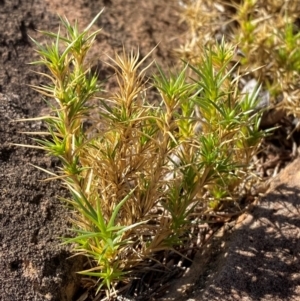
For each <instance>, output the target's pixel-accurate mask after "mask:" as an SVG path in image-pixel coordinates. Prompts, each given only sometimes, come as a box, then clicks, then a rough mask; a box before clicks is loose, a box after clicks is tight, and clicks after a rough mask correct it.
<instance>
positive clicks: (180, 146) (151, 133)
mask: <svg viewBox="0 0 300 301" xmlns="http://www.w3.org/2000/svg"><path fill="white" fill-rule="evenodd" d="M98 17H99V15H97V16H96V18H95V19H94V20H93V21H92V22H91V24H90V25H89V26H88V27H87V28H86V29H85V30H83V31H82V32H80V31H79V30H78V28H77V24H75V25H74V26H72V25H70V23H69V22H68V20H66V19H62V20H61V23H62V25H63V29H64V30H65V32H66V33H65V34H64V35H63V34H61V32H60V31H59V32H58V33H57V34H56V33H48V32H45V35H46V36H48V37H49V38H50V40H51V43H50V44H49V45H46V46H43V45H41V44H39V43H38V42H36V41H34V42H35V44H36V45H37V51H38V53H39V55H40V61H38V62H36V63H35V64H42V65H44V66H46V67H47V68H48V70H49V72H50V75H49V74H44V75H45V76H46V78H48V79H49V80H50V83H49V85H47V86H40V87H35V88H36V89H37V90H38V91H40V92H41V93H42V94H43V95H44V96H45V97H46V98H47V103H48V104H49V106H50V108H51V109H52V112H51V114H50V115H48V116H42V117H39V118H37V119H39V120H44V122H45V124H46V125H47V128H48V130H47V132H45V133H37V134H39V135H42V137H41V138H40V139H36V141H37V143H38V144H39V145H40V146H39V147H41V148H42V149H44V150H45V151H46V152H47V153H48V154H49V155H52V156H56V157H58V158H59V159H60V161H61V164H62V166H61V169H60V171H58V174H57V175H54V174H53V173H50V172H49V173H50V174H51V175H52V176H53V178H54V179H57V180H60V181H62V183H63V184H64V185H65V186H66V187H67V188H68V189H69V191H70V199H67V200H65V201H67V202H68V203H69V204H71V208H73V211H72V212H73V215H72V221H73V225H74V227H73V232H74V233H75V235H73V236H72V237H71V238H67V239H65V242H66V243H70V244H72V245H73V246H74V252H75V253H76V254H84V255H85V256H87V257H88V258H89V259H90V263H91V266H90V268H89V269H87V270H85V271H82V272H80V273H81V274H83V275H88V276H93V277H96V279H97V285H98V291H99V290H100V289H106V290H107V292H108V293H111V292H113V291H114V290H115V287H116V285H117V284H118V283H120V282H121V281H125V280H126V279H129V278H130V277H131V275H132V271H134V270H137V269H140V270H142V269H144V268H146V267H147V259H150V258H151V259H153V258H154V259H155V256H156V254H158V253H159V252H161V251H170V250H175V249H178V248H179V249H180V247H185V246H188V245H189V244H190V242H191V241H192V240H193V239H194V238H193V237H192V236H191V234H190V233H191V227H192V226H193V224H195V223H196V222H200V221H201V219H202V218H205V215H206V213H207V212H209V211H211V210H217V209H218V208H221V207H222V206H223V207H224V208H225V206H224V204H226V203H227V202H228V201H238V199H239V197H240V195H241V194H242V193H243V191H242V188H243V187H242V186H241V183H244V181H245V179H247V178H249V168H250V167H249V164H250V160H251V158H252V156H253V155H254V154H255V153H256V151H257V148H258V145H259V143H260V141H261V139H262V137H263V136H264V132H262V131H261V130H260V129H259V123H260V118H261V112H259V111H258V110H257V94H258V91H256V92H253V93H250V94H242V93H241V92H240V91H239V88H238V85H237V81H236V80H235V79H234V78H233V77H232V72H233V70H234V69H235V66H232V63H231V62H232V58H233V57H234V55H235V48H233V47H230V46H228V45H227V44H226V43H225V42H224V41H222V42H221V43H220V45H217V46H215V47H208V48H204V49H203V52H202V56H201V63H200V62H199V63H193V64H184V66H183V67H182V68H181V69H180V70H179V71H177V72H168V73H166V72H164V71H163V70H162V68H160V67H159V66H158V73H157V75H154V76H153V77H152V78H150V79H149V78H146V75H145V74H146V71H147V68H148V67H145V68H144V69H142V70H141V65H142V64H143V63H144V61H145V58H143V59H140V57H139V53H138V52H137V53H134V52H133V51H132V52H130V53H129V54H126V52H125V51H124V52H123V53H122V54H120V55H118V54H116V56H115V58H111V62H110V64H111V65H112V66H113V67H114V69H115V80H116V83H117V84H118V90H117V91H116V92H114V93H111V94H109V96H105V95H107V93H103V91H102V89H101V87H100V85H99V82H98V79H97V76H96V74H94V73H92V72H91V69H90V68H89V65H88V64H87V62H86V55H87V53H88V51H89V49H90V47H91V46H92V44H93V41H94V39H95V37H96V34H97V33H98V31H96V32H94V33H91V34H89V30H90V28H91V27H92V25H93V24H94V22H95V21H96V19H97V18H98ZM188 74H190V76H191V77H189V76H188ZM149 88H151V89H152V90H153V88H155V89H156V91H157V92H156V94H155V97H156V102H151V101H149V100H148V94H149V92H148V91H149V90H150V89H149ZM53 100H54V101H55V102H53ZM86 120H89V122H90V123H91V125H90V126H87V125H85V121H86Z"/></svg>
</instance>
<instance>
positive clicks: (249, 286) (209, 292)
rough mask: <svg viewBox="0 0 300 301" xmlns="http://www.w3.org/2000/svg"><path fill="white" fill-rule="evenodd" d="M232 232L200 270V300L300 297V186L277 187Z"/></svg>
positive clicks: (289, 298)
mask: <svg viewBox="0 0 300 301" xmlns="http://www.w3.org/2000/svg"><path fill="white" fill-rule="evenodd" d="M294 186H296V185H294ZM229 236H230V237H228V235H227V239H225V241H226V243H225V245H224V246H223V247H222V248H221V250H219V251H218V255H217V256H214V257H212V258H211V259H210V260H209V261H210V263H209V265H210V267H209V272H208V273H206V275H204V274H203V273H202V272H199V273H200V274H201V276H200V280H199V281H198V285H197V292H196V293H194V296H195V297H196V300H198V298H199V300H203V301H204V300H210V301H212V300H255V301H259V300H296V298H297V297H298V298H299V300H300V189H299V188H297V187H291V186H290V185H289V184H280V185H278V186H277V187H275V189H273V190H272V191H271V192H269V193H268V194H267V195H265V196H264V197H263V198H262V199H261V201H260V204H259V206H257V207H255V208H254V210H253V212H251V214H249V215H248V216H247V218H246V219H245V221H244V222H243V223H242V224H241V225H240V226H236V229H235V230H234V232H233V233H232V234H230V235H229ZM217 239H218V240H220V241H223V242H224V237H220V238H217ZM195 268H196V267H195ZM197 268H200V269H201V267H197ZM297 300H298V299H297Z"/></svg>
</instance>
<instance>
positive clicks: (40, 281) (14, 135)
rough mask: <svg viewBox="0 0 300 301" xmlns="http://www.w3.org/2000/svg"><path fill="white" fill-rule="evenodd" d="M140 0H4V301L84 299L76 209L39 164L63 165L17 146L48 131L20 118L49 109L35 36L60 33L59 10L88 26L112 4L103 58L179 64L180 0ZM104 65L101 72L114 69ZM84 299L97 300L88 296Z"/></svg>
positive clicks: (0, 129)
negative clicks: (73, 237)
mask: <svg viewBox="0 0 300 301" xmlns="http://www.w3.org/2000/svg"><path fill="white" fill-rule="evenodd" d="M172 3H173V2H172V1H160V0H151V1H132V0H60V1H57V0H56V1H50V0H29V1H21V0H0V24H1V25H0V26H1V30H0V62H1V68H0V116H1V118H0V195H1V203H0V241H1V244H0V269H1V273H0V299H1V300H3V301H33V300H35V301H42V300H52V301H66V300H68V301H71V300H77V299H78V297H79V296H82V294H83V293H84V289H83V288H82V287H81V286H80V283H79V281H78V278H77V277H76V276H75V273H74V272H75V271H78V270H79V269H80V266H81V260H80V259H79V258H75V259H74V258H73V259H67V258H68V257H69V256H70V253H69V251H68V249H67V247H66V246H61V245H59V243H60V239H59V237H61V236H63V235H64V234H65V233H66V232H67V228H68V226H70V225H69V224H68V211H67V208H65V207H64V205H63V204H62V203H61V202H60V201H59V200H58V199H57V197H58V196H62V195H64V194H65V192H64V190H63V189H61V188H60V186H59V184H58V183H56V182H41V181H40V180H42V179H45V178H46V175H45V174H44V173H43V172H41V171H39V170H38V169H36V168H34V167H33V166H32V165H31V164H33V165H37V166H40V167H42V168H46V169H50V170H52V169H55V166H56V165H57V161H56V160H55V159H53V158H50V157H47V156H45V154H44V152H42V151H39V150H36V149H29V148H24V147H19V146H13V145H12V143H18V144H31V143H32V141H31V139H30V137H28V136H26V135H25V134H22V133H20V132H22V131H39V130H41V129H43V125H42V124H41V123H40V122H13V120H15V119H19V118H28V117H34V116H38V115H39V114H40V112H41V110H43V109H44V108H45V105H44V103H43V100H42V98H41V96H40V95H38V94H37V93H36V92H35V91H33V90H32V89H31V88H30V87H29V86H28V85H38V84H40V83H41V82H42V80H44V79H41V78H40V76H39V75H38V74H35V73H34V72H33V71H32V68H33V67H30V66H29V65H28V63H29V62H32V61H34V60H36V59H37V54H36V53H35V51H34V45H33V43H32V42H31V40H30V39H29V37H28V35H30V36H32V37H33V38H35V39H38V40H40V39H43V38H42V37H41V35H40V34H38V33H37V30H51V31H57V29H58V24H59V19H58V17H57V13H58V14H62V15H66V16H67V17H68V18H69V19H70V21H73V20H74V19H75V18H78V21H79V24H80V26H81V28H82V27H83V26H85V25H87V24H88V23H89V22H90V21H91V20H92V19H93V17H94V16H95V15H96V14H97V12H98V11H100V10H101V9H102V8H103V7H105V11H104V12H103V15H102V17H101V18H100V20H99V21H98V22H97V24H96V26H95V27H101V28H103V31H102V33H101V34H100V35H99V37H98V38H97V45H96V48H95V50H94V55H95V57H94V58H95V59H96V60H97V59H98V58H100V59H102V58H104V57H105V55H104V54H108V55H110V56H113V53H114V51H117V52H119V51H121V50H122V47H123V45H124V46H125V48H127V49H131V48H135V49H136V48H137V47H139V49H140V52H141V55H142V56H143V55H146V54H147V53H148V52H149V51H150V50H151V49H153V48H154V47H155V46H157V45H158V44H159V45H158V46H157V48H156V49H155V51H154V52H153V58H155V59H157V61H158V62H159V63H160V64H162V65H163V67H164V68H167V67H169V66H172V58H171V55H170V51H171V50H172V48H173V47H175V46H178V45H179V40H178V37H180V35H181V34H182V33H183V28H182V25H179V23H178V20H179V18H178V15H177V10H176V5H175V4H176V2H175V1H174V3H175V4H172ZM105 68H106V67H104V66H101V74H100V76H103V77H105V76H106V73H105V72H106V71H105ZM82 300H89V299H88V297H87V298H86V299H82Z"/></svg>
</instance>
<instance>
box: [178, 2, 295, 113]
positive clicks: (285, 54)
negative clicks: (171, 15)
mask: <svg viewBox="0 0 300 301" xmlns="http://www.w3.org/2000/svg"><path fill="white" fill-rule="evenodd" d="M183 3H184V9H183V14H182V16H183V20H184V21H186V22H187V23H188V25H189V29H188V35H189V39H188V41H187V43H186V44H185V45H184V46H182V47H181V49H178V50H177V53H179V55H180V56H181V57H183V58H185V59H187V60H188V61H197V60H198V59H199V58H200V57H201V56H202V54H201V52H202V48H203V43H204V44H213V43H215V40H216V39H218V38H219V37H220V36H222V35H225V36H226V41H227V42H230V43H232V44H233V45H238V47H239V49H240V50H241V51H242V53H243V56H244V57H243V58H241V59H240V74H241V76H243V75H244V74H246V75H247V76H249V74H250V76H251V77H253V78H255V79H256V80H257V81H259V82H260V83H261V84H262V85H263V88H264V89H266V90H268V92H269V93H270V96H271V107H275V108H276V109H277V110H283V111H285V112H286V113H287V114H291V115H294V116H295V117H297V118H299V117H300V111H299V108H300V105H299V103H300V92H299V91H300V89H299V88H300V87H299V82H300V78H299V74H300V73H299V66H300V28H299V22H298V18H299V13H300V2H299V1H293V0H291V1H285V0H267V1H265V0H241V1H237V0H227V1H224V0H217V1H208V0H196V1H189V0H187V1H184V2H183ZM203 20H205V21H204V22H203Z"/></svg>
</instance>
